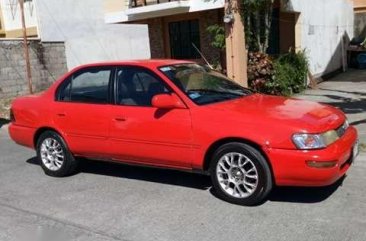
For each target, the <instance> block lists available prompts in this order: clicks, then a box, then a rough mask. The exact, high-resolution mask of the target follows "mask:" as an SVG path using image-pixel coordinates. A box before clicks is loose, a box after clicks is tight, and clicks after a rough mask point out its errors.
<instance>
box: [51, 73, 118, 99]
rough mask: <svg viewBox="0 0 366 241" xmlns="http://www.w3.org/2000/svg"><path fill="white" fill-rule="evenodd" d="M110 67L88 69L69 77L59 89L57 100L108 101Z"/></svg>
mask: <svg viewBox="0 0 366 241" xmlns="http://www.w3.org/2000/svg"><path fill="white" fill-rule="evenodd" d="M110 77H111V70H110V69H88V70H84V71H82V72H79V73H77V74H75V75H73V76H72V77H71V79H70V80H69V82H68V83H67V84H66V85H65V86H64V87H63V88H61V89H60V91H59V97H58V100H60V101H71V102H81V103H96V104H105V103H108V102H109V94H108V93H109V82H110Z"/></svg>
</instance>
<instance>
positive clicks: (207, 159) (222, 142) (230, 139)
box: [203, 137, 275, 183]
mask: <svg viewBox="0 0 366 241" xmlns="http://www.w3.org/2000/svg"><path fill="white" fill-rule="evenodd" d="M232 142H239V143H244V144H247V145H249V146H251V147H253V148H255V149H256V150H257V151H259V152H260V153H261V154H262V155H263V157H264V159H265V160H266V162H267V164H268V167H269V169H270V171H271V175H272V181H273V182H274V183H275V180H274V173H273V168H272V164H271V161H270V160H269V158H268V156H267V154H266V153H265V152H264V151H263V149H262V147H261V145H259V144H258V143H256V142H254V141H251V140H248V139H245V138H240V137H226V138H223V139H220V140H217V141H215V142H214V143H212V144H211V145H210V146H209V148H208V149H207V151H206V153H205V156H204V160H203V171H204V172H207V171H208V169H209V167H210V162H211V160H212V156H213V154H214V153H215V151H216V150H217V149H218V148H219V147H220V146H222V145H225V144H228V143H232Z"/></svg>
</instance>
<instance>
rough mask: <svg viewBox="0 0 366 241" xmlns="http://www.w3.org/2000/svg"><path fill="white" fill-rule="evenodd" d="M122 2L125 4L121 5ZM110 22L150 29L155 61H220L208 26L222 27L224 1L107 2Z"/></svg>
mask: <svg viewBox="0 0 366 241" xmlns="http://www.w3.org/2000/svg"><path fill="white" fill-rule="evenodd" d="M122 2H123V3H122ZM105 11H106V14H105V20H106V22H107V23H112V24H118V23H140V24H145V25H147V26H148V28H149V37H150V48H151V57H152V58H174V59H191V60H195V61H199V62H200V61H203V59H202V57H201V54H200V52H201V53H202V55H203V56H204V57H205V58H206V59H207V60H208V62H209V63H210V64H214V63H216V62H218V61H219V60H220V51H219V50H218V49H215V48H213V47H211V44H210V43H211V41H212V39H210V36H209V34H208V32H207V27H208V26H210V25H214V24H220V25H223V21H222V18H223V13H224V0H218V1H205V0H195V1H190V0H183V1H169V0H140V1H139V0H124V1H118V0H106V1H105Z"/></svg>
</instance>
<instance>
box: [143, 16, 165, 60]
mask: <svg viewBox="0 0 366 241" xmlns="http://www.w3.org/2000/svg"><path fill="white" fill-rule="evenodd" d="M147 24H148V26H149V39H150V51H151V58H152V59H163V58H165V57H166V56H165V49H164V33H163V28H164V26H163V19H162V18H154V19H151V20H149V21H148V22H147Z"/></svg>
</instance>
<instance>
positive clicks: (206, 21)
mask: <svg viewBox="0 0 366 241" xmlns="http://www.w3.org/2000/svg"><path fill="white" fill-rule="evenodd" d="M219 11H220V10H210V11H202V12H198V13H187V14H183V15H173V16H168V17H164V18H155V19H150V20H148V21H145V22H143V23H146V24H148V25H149V38H150V49H151V58H166V57H168V56H167V53H165V47H164V36H165V35H164V23H166V22H170V21H181V20H187V19H190V18H191V19H199V23H200V39H201V52H202V53H203V55H204V56H205V57H206V58H207V60H208V61H209V62H210V63H211V64H213V63H216V62H217V61H219V59H220V51H219V50H217V49H215V48H213V47H212V46H211V45H210V44H211V41H212V39H211V38H210V36H209V35H208V33H207V30H206V29H207V27H208V26H210V25H213V24H218V23H222V20H221V19H220V17H219Z"/></svg>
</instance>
